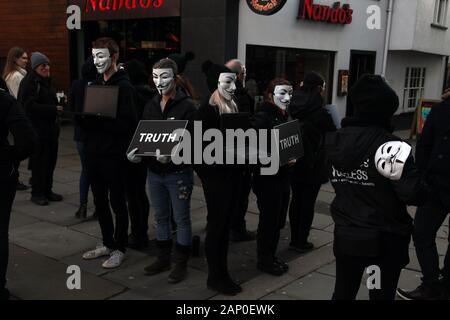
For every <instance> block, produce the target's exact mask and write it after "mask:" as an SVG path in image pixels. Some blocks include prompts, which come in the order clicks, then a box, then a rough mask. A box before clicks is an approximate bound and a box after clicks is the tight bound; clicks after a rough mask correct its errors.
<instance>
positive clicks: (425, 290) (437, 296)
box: [397, 284, 448, 300]
mask: <svg viewBox="0 0 450 320" xmlns="http://www.w3.org/2000/svg"><path fill="white" fill-rule="evenodd" d="M442 289H443V288H441V287H440V286H434V287H432V286H425V285H423V284H421V285H420V286H418V287H417V288H416V289H414V290H412V291H406V290H403V289H397V295H398V296H399V297H400V298H402V299H403V300H445V297H444V291H443V290H442ZM447 299H448V298H447Z"/></svg>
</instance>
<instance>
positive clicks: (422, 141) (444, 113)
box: [397, 89, 450, 300]
mask: <svg viewBox="0 0 450 320" xmlns="http://www.w3.org/2000/svg"><path fill="white" fill-rule="evenodd" d="M449 93H450V90H449V89H447V90H446V91H445V92H444V95H443V97H442V98H443V101H442V102H441V103H439V104H437V105H435V106H434V107H433V108H432V109H431V112H430V114H429V115H428V118H427V121H426V122H425V126H424V128H423V131H422V135H421V136H420V138H419V140H418V142H417V148H416V157H417V165H418V166H419V170H420V171H421V173H422V175H423V178H424V179H425V181H427V183H428V184H429V186H430V188H431V190H432V191H433V193H432V195H431V196H430V198H429V199H428V201H427V202H426V203H425V204H424V205H422V206H420V207H419V208H418V209H417V212H416V216H415V218H414V233H413V238H414V246H415V248H416V254H417V259H418V260H419V264H420V268H421V270H422V274H423V277H422V284H421V285H420V286H419V287H417V288H416V289H414V290H412V291H405V290H402V289H398V291H397V293H398V294H399V296H400V297H402V298H404V299H406V300H440V299H443V300H448V299H449V295H450V247H447V253H446V254H445V259H444V268H443V269H442V271H441V270H439V255H438V251H437V247H436V233H437V232H438V230H439V228H440V227H441V225H442V224H443V223H444V221H445V219H446V218H447V217H448V214H449V212H450V162H449V159H450V97H449ZM449 240H450V237H449ZM441 275H442V279H441V278H440V277H441Z"/></svg>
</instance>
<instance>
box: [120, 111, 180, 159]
mask: <svg viewBox="0 0 450 320" xmlns="http://www.w3.org/2000/svg"><path fill="white" fill-rule="evenodd" d="M187 124H188V121H187V120H142V121H140V122H139V125H138V127H137V129H136V132H135V134H134V137H133V140H131V143H130V146H129V147H128V151H127V153H129V152H131V151H132V150H134V149H135V148H137V149H138V150H137V152H136V155H137V156H141V157H149V156H155V155H156V150H159V151H160V155H161V156H173V155H174V152H172V151H175V150H174V147H176V146H177V145H178V144H179V142H180V139H181V137H182V136H183V134H184V131H185V130H186V127H187ZM180 129H181V130H182V133H181V134H178V135H176V138H174V139H171V137H170V135H172V134H175V133H174V132H175V131H176V130H180Z"/></svg>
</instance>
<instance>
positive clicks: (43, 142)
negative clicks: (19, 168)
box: [30, 134, 58, 197]
mask: <svg viewBox="0 0 450 320" xmlns="http://www.w3.org/2000/svg"><path fill="white" fill-rule="evenodd" d="M57 158H58V134H55V135H54V136H53V137H51V138H48V139H39V141H38V143H37V145H36V148H35V151H34V153H33V155H32V156H31V161H30V163H31V174H32V178H33V183H32V190H31V195H32V196H33V197H48V196H49V195H50V193H51V192H52V189H53V172H54V171H55V167H56V161H57Z"/></svg>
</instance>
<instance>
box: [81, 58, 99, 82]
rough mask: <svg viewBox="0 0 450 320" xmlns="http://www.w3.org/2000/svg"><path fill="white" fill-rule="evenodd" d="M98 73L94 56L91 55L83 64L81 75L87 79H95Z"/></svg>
mask: <svg viewBox="0 0 450 320" xmlns="http://www.w3.org/2000/svg"><path fill="white" fill-rule="evenodd" d="M97 75H98V73H97V68H96V67H95V64H94V58H93V57H92V56H90V57H89V58H88V59H87V60H86V61H85V62H84V63H83V65H82V66H81V77H82V78H83V79H84V80H86V81H94V80H95V79H97Z"/></svg>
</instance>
